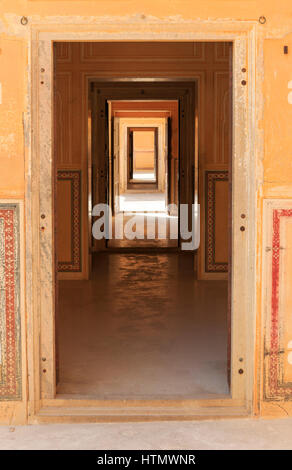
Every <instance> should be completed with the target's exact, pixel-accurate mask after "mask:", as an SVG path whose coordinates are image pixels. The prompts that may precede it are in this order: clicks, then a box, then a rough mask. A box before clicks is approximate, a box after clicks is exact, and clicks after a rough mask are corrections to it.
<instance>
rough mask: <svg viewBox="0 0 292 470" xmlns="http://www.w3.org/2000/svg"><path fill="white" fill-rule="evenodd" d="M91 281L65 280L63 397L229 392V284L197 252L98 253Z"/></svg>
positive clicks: (60, 322) (60, 324)
mask: <svg viewBox="0 0 292 470" xmlns="http://www.w3.org/2000/svg"><path fill="white" fill-rule="evenodd" d="M93 265H94V268H93V274H92V279H91V280H90V281H61V282H59V308H58V316H57V346H58V356H59V384H58V389H57V391H58V393H59V394H62V395H71V396H72V395H75V396H83V397H84V396H87V397H92V398H106V399H114V398H137V399H139V398H141V399H142V398H145V399H147V398H160V397H161V398H209V397H214V396H216V397H219V396H223V395H226V394H228V393H229V391H228V385H227V374H226V358H227V356H226V349H227V325H226V317H227V283H226V282H224V281H197V280H196V279H195V273H194V270H193V256H192V255H190V254H185V253H182V254H178V253H161V254H120V253H102V254H97V255H96V256H95V259H94V260H93Z"/></svg>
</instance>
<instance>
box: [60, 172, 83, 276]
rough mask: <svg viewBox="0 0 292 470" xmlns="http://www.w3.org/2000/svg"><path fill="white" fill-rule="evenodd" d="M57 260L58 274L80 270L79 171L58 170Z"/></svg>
mask: <svg viewBox="0 0 292 470" xmlns="http://www.w3.org/2000/svg"><path fill="white" fill-rule="evenodd" d="M57 259H58V271H59V272H80V271H81V270H82V260H81V171H80V170H58V187H57Z"/></svg>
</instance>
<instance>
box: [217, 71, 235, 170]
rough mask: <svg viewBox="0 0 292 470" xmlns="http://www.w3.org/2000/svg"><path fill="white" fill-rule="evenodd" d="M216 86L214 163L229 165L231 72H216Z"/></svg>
mask: <svg viewBox="0 0 292 470" xmlns="http://www.w3.org/2000/svg"><path fill="white" fill-rule="evenodd" d="M214 86H215V88H214V105H215V107H214V138H213V149H214V153H213V163H217V164H218V163H219V164H221V163H225V164H227V165H228V160H229V155H230V150H231V148H230V146H231V139H230V129H231V126H230V114H231V106H230V101H231V90H230V88H229V72H224V71H223V72H222V71H218V72H217V71H216V72H215V73H214Z"/></svg>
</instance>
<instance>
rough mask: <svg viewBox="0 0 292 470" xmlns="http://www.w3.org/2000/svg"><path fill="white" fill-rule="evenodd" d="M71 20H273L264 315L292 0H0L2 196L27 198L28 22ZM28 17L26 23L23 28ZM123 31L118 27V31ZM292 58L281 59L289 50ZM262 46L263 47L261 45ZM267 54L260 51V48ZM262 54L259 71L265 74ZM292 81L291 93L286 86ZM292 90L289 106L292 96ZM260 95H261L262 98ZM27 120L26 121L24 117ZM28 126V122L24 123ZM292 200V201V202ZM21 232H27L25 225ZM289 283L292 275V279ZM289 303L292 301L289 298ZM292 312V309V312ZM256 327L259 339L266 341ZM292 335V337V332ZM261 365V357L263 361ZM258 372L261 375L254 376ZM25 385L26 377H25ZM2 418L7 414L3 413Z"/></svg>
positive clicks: (291, 141)
mask: <svg viewBox="0 0 292 470" xmlns="http://www.w3.org/2000/svg"><path fill="white" fill-rule="evenodd" d="M60 15H62V17H65V16H70V17H72V19H71V24H73V23H74V22H75V21H76V17H77V16H82V17H87V16H88V17H102V16H105V17H107V19H108V20H110V17H111V16H114V17H125V16H126V17H128V19H129V20H130V21H135V18H137V17H138V16H139V18H141V15H146V16H148V15H152V16H153V17H158V18H165V17H172V18H175V17H177V18H178V19H179V21H181V20H182V19H197V18H199V19H203V20H206V22H207V21H208V19H214V20H215V19H224V18H225V19H229V20H230V19H234V20H241V21H246V20H254V21H256V20H257V19H258V18H259V17H260V16H261V15H264V16H265V17H266V18H267V22H266V24H264V25H261V26H259V35H260V37H262V38H263V39H264V42H263V48H264V50H263V73H264V85H263V90H257V92H260V91H262V92H263V99H264V115H263V116H258V117H259V118H260V128H261V131H262V132H263V146H264V159H263V161H258V162H257V169H256V172H257V188H258V195H257V196H258V214H259V223H258V227H257V233H258V246H257V253H258V259H259V264H258V272H257V306H258V308H257V310H258V318H259V321H260V314H261V305H262V303H261V286H262V279H261V249H262V198H263V197H272V198H292V82H291V81H292V4H291V0H278V1H277V2H276V1H275V0H196V1H194V0H172V1H169V0H139V1H138V0H127V1H126V0H92V1H86V0H66V1H60V0H47V1H41V0H2V1H1V2H0V83H1V85H2V103H1V104H0V198H2V199H3V198H6V199H9V198H23V197H24V193H25V173H26V170H25V169H26V155H27V151H28V147H27V144H26V142H27V132H28V130H27V129H26V128H25V127H23V115H26V113H27V105H28V90H29V87H30V79H29V77H28V57H29V43H30V41H29V39H30V29H29V25H30V22H31V21H32V18H33V21H34V22H35V23H36V22H38V21H42V22H43V21H47V22H48V23H49V22H50V21H51V20H52V18H48V17H50V16H51V17H54V20H55V21H58V18H59V19H60V21H61V20H62V18H61V16H60ZM22 16H27V17H28V25H26V26H23V25H21V24H20V19H21V17H22ZM116 29H117V30H118V28H116ZM284 45H288V46H289V54H288V55H284V54H283V46H284ZM259 48H262V43H261V42H259ZM259 52H261V50H259ZM260 61H261V55H260V54H259V63H258V66H259V71H260V73H262V72H261V71H262V68H261V66H262V64H261V63H260ZM289 82H291V83H290V86H291V89H289V88H288V83H289ZM289 92H291V95H290V96H291V97H290V103H291V104H290V103H289V101H288V95H289ZM258 96H259V95H258ZM26 118H27V116H26ZM25 122H28V119H26V120H25ZM291 203H292V201H291ZM22 229H23V227H22ZM290 281H291V278H290ZM290 299H291V297H290ZM290 311H292V305H291V308H290ZM259 332H260V322H259V323H258V339H259V338H260V333H259ZM291 337H292V332H291ZM256 365H257V366H258V365H259V357H257V363H256ZM256 374H257V372H256V371H255V375H256ZM23 379H24V380H25V377H24V378H23ZM0 413H1V410H0Z"/></svg>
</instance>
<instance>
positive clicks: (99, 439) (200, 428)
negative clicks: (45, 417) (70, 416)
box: [0, 418, 292, 450]
mask: <svg viewBox="0 0 292 470" xmlns="http://www.w3.org/2000/svg"><path fill="white" fill-rule="evenodd" d="M0 449H1V450H4V449H5V450H6V449H85V450H86V449H93V450H98V449H106V450H126V449H131V450H136V449H137V450H139V449H144V450H153V449H156V450H172V449H189V450H191V449H194V450H204V449H212V450H216V449H218V450H224V449H227V450H229V449H230V450H231V449H289V450H291V449H292V418H284V419H276V420H263V419H261V420H259V419H236V420H226V421H225V420H224V421H199V422H198V421H197V422H163V423H124V424H115V423H111V424H59V425H33V426H18V427H13V428H9V427H8V426H0Z"/></svg>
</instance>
